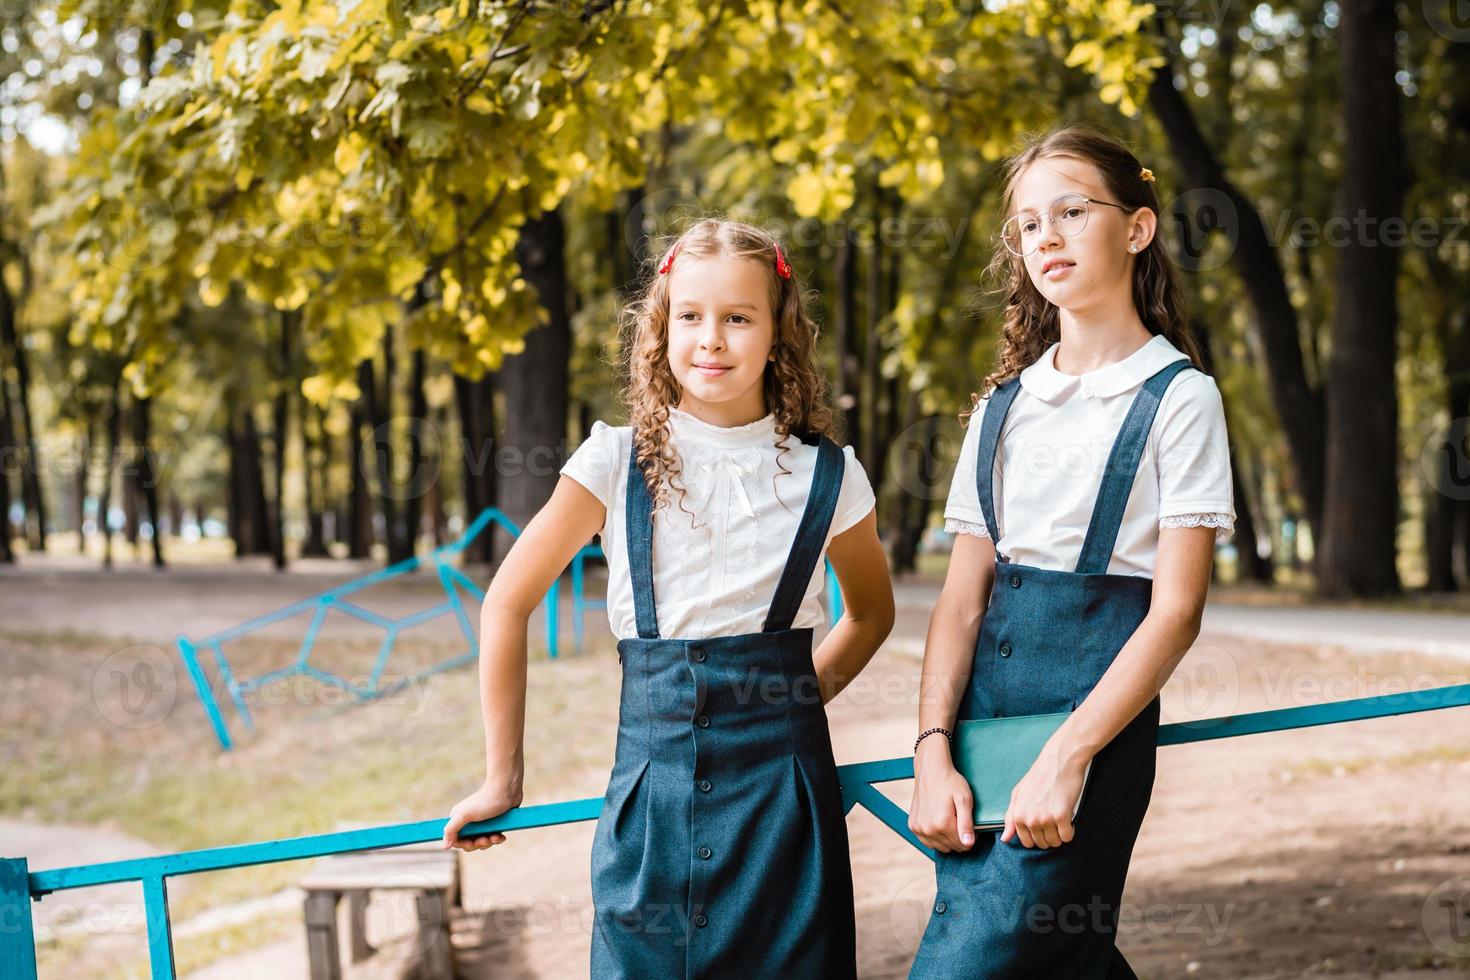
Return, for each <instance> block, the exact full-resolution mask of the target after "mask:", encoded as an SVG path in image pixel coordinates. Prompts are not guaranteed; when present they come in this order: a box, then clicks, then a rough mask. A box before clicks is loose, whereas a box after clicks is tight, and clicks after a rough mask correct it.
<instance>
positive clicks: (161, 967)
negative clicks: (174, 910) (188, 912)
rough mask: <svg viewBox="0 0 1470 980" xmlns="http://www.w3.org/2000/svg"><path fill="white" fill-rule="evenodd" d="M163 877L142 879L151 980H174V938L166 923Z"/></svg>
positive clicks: (152, 876)
mask: <svg viewBox="0 0 1470 980" xmlns="http://www.w3.org/2000/svg"><path fill="white" fill-rule="evenodd" d="M164 881H165V879H164V877H163V875H149V876H148V877H146V878H144V879H143V906H144V908H145V909H147V911H148V963H149V964H150V966H151V968H152V970H153V980H174V977H175V975H176V974H175V973H174V938H173V929H172V928H171V927H170V926H169V922H168V886H167V885H166V884H165V883H164Z"/></svg>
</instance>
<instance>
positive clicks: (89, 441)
mask: <svg viewBox="0 0 1470 980" xmlns="http://www.w3.org/2000/svg"><path fill="white" fill-rule="evenodd" d="M96 428H97V419H96V418H95V417H94V416H93V415H92V414H91V413H90V412H89V413H88V414H87V423H86V428H85V429H83V430H82V451H81V455H80V457H79V458H78V461H77V491H76V492H77V510H76V519H77V554H79V555H85V554H86V553H87V488H88V486H89V485H90V483H91V475H92V446H93V444H95V442H96V439H95V433H96Z"/></svg>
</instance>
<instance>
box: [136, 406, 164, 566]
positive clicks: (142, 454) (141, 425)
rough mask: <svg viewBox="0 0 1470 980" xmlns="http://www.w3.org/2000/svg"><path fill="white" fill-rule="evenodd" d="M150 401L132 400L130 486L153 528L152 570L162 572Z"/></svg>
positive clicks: (161, 523)
mask: <svg viewBox="0 0 1470 980" xmlns="http://www.w3.org/2000/svg"><path fill="white" fill-rule="evenodd" d="M152 436H153V399H152V398H134V399H133V444H134V446H135V448H136V449H137V453H138V460H137V463H136V464H135V466H134V473H135V476H134V485H135V486H136V487H137V488H138V489H139V490H140V491H141V492H142V494H143V501H144V503H145V505H146V507H147V511H148V523H149V524H151V525H152V526H153V539H152V544H153V567H154V568H163V567H164V560H163V521H162V520H161V519H160V518H161V516H162V515H161V514H160V512H159V507H158V470H157V469H156V468H155V467H154V465H153V445H152Z"/></svg>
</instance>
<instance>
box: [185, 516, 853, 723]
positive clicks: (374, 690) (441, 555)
mask: <svg viewBox="0 0 1470 980" xmlns="http://www.w3.org/2000/svg"><path fill="white" fill-rule="evenodd" d="M492 523H494V524H497V525H499V526H500V527H501V528H503V529H504V530H506V531H507V532H509V533H510V534H511V535H512V536H513V537H520V535H521V528H520V527H519V526H518V525H517V524H516V523H515V522H514V521H512V520H511V519H510V518H509V517H507V516H506V515H505V514H504V513H503V512H502V511H500V510H499V509H498V508H495V507H490V508H487V509H486V510H485V511H483V512H482V513H481V514H480V516H479V517H477V518H476V519H475V521H474V523H473V524H471V525H470V526H469V527H468V528H466V529H465V531H464V533H463V534H461V535H460V536H459V538H458V539H456V540H455V541H453V542H451V543H449V544H446V545H443V546H442V547H439V548H436V549H434V551H433V552H431V553H430V554H429V555H428V556H426V557H419V556H415V557H413V558H409V559H406V560H404V561H401V562H399V563H397V564H396V565H390V566H389V567H387V568H384V569H382V570H381V571H377V572H373V573H371V574H369V575H365V576H363V577H362V578H359V579H356V580H354V581H352V582H348V583H347V584H346V585H339V586H337V587H336V588H333V589H328V590H327V591H325V592H323V593H321V594H319V595H316V596H312V597H310V598H306V599H302V600H300V601H299V602H293V603H291V604H290V605H288V606H283V607H282V608H280V609H277V610H275V611H274V612H270V613H266V614H265V615H263V616H258V617H256V618H255V619H252V620H249V621H248V622H244V623H241V624H240V625H238V626H233V627H231V628H229V629H227V630H223V631H221V632H219V633H215V634H213V635H212V636H207V637H204V638H203V639H199V640H194V639H191V638H190V637H188V636H185V635H183V634H180V635H179V636H178V637H177V639H176V641H175V642H176V643H177V645H178V648H179V656H180V658H181V659H182V660H183V663H184V669H185V671H187V672H188V675H189V678H190V680H192V681H193V683H194V691H195V693H196V694H197V695H198V697H199V703H200V705H201V706H202V707H203V709H204V713H205V716H206V717H207V718H208V719H209V724H210V727H211V728H212V729H213V731H214V735H215V738H216V739H217V740H218V741H219V744H220V747H221V748H222V749H229V748H231V746H232V745H233V742H234V740H233V737H232V736H231V734H230V726H229V725H228V724H227V723H226V721H225V714H224V712H223V711H221V709H220V699H219V698H218V697H216V686H221V687H222V688H223V693H224V694H225V695H226V696H227V697H228V699H229V702H230V704H231V705H233V706H234V709H235V713H236V714H237V715H238V716H239V718H240V723H241V724H243V725H244V726H245V729H246V730H247V731H254V730H255V719H254V717H253V716H252V715H251V713H250V706H249V703H248V701H247V697H248V695H249V694H250V693H251V692H252V691H255V690H257V689H259V688H261V687H263V686H264V685H266V684H270V683H273V682H275V681H277V680H280V679H282V678H286V677H292V676H297V675H300V676H306V677H310V678H314V679H315V680H317V681H319V682H320V683H323V684H330V685H333V686H335V687H338V688H340V689H342V690H343V691H345V692H347V693H348V694H349V695H350V696H351V697H352V698H353V700H355V701H357V702H366V701H372V700H374V699H376V698H381V697H383V696H385V695H389V694H392V693H394V692H395V691H398V690H399V689H401V688H402V687H403V686H405V685H407V684H411V683H413V682H414V681H416V680H418V679H420V678H422V677H427V676H429V675H430V674H436V673H439V672H440V671H445V670H450V669H452V668H455V667H459V666H462V665H464V664H467V663H470V662H472V661H474V660H475V658H476V657H477V656H478V655H479V650H478V648H477V645H476V635H475V627H474V624H473V623H472V622H471V620H470V615H469V612H468V611H467V610H466V609H465V603H464V596H463V594H462V593H465V592H467V593H469V594H470V595H472V596H473V597H474V600H475V603H476V604H477V605H478V604H479V603H481V602H483V601H484V599H485V592H484V590H483V589H481V588H480V587H479V586H477V585H476V584H475V583H474V582H473V581H472V580H471V579H470V578H469V576H467V575H465V574H464V572H462V571H460V570H459V568H458V567H456V565H455V561H456V559H457V558H458V556H459V555H461V554H462V553H463V552H464V550H465V548H466V547H467V546H468V545H469V544H470V543H471V542H472V541H474V540H475V538H477V537H479V535H480V534H482V533H483V532H484V531H485V529H486V528H487V527H489V526H490V525H491V524H492ZM602 556H603V554H602V549H601V548H599V547H598V546H597V545H591V544H590V545H587V546H586V547H584V548H582V549H581V550H579V551H578V552H577V553H576V555H575V556H573V558H572V562H571V573H572V583H571V588H572V632H573V643H574V645H575V647H576V648H577V649H581V648H582V644H583V641H584V638H585V632H586V630H585V620H586V615H587V612H588V611H589V610H595V609H605V608H607V602H606V601H605V600H602V599H588V598H587V596H586V575H585V565H586V561H587V559H588V558H601V557H602ZM425 563H427V564H429V565H431V566H432V567H433V569H434V574H435V575H436V576H437V578H438V581H439V585H440V587H441V588H442V589H443V591H444V601H442V602H440V603H438V604H437V605H434V606H430V607H429V608H427V609H422V610H419V611H418V612H414V613H411V614H409V615H407V616H403V617H401V618H398V619H391V618H389V617H387V616H383V615H381V614H379V613H376V612H373V611H372V610H370V609H367V608H365V607H364V606H362V605H360V604H359V603H357V602H354V601H352V599H350V598H349V597H350V596H352V595H354V594H356V593H359V592H362V591H363V590H364V589H367V588H370V587H371V586H374V585H378V584H380V583H382V582H385V581H387V580H389V579H393V578H397V577H398V576H401V575H406V574H408V573H409V572H413V571H416V570H417V569H418V568H419V567H420V566H421V565H423V564H425ZM826 575H827V603H828V615H829V617H830V621H831V622H833V623H836V622H837V620H838V618H839V617H840V616H841V615H842V591H841V589H840V588H839V587H838V584H837V575H836V573H835V572H834V571H833V569H832V563H831V562H827V563H826ZM541 607H542V612H543V615H544V618H545V622H546V652H547V656H549V657H550V658H552V659H555V658H556V657H557V655H558V653H559V652H560V642H561V636H560V633H561V629H560V619H561V615H560V613H561V578H560V576H558V578H557V579H556V581H554V582H552V583H551V588H550V589H548V590H547V593H546V598H545V599H543V600H542V603H541ZM333 610H336V611H338V612H340V613H342V614H344V615H347V616H352V617H354V618H356V619H359V620H362V621H363V622H366V623H371V624H373V625H374V626H378V627H380V628H381V629H382V630H383V638H382V641H381V643H380V644H379V646H378V654H377V658H376V660H375V661H374V662H373V668H372V672H371V674H370V675H369V677H368V679H367V681H366V682H364V683H353V682H351V681H349V680H348V679H346V678H344V677H340V676H338V675H337V674H335V673H333V672H332V671H330V670H328V669H326V668H324V667H322V666H320V665H319V663H313V662H312V653H313V651H314V650H315V648H316V643H317V640H318V638H319V637H320V636H321V633H322V627H323V625H324V624H325V622H326V619H327V615H328V614H329V613H330V612H332V611H333ZM307 612H310V613H311V620H310V622H309V623H308V624H307V627H306V633H305V635H304V636H303V637H302V638H301V646H300V648H299V649H298V650H297V653H296V658H295V659H294V660H293V661H292V662H291V663H289V664H287V665H286V666H284V667H279V668H277V669H275V670H270V671H267V672H265V673H263V674H259V675H257V676H254V677H246V678H236V677H235V673H234V671H233V670H232V669H231V666H230V660H229V657H228V656H226V654H225V644H226V643H227V642H229V641H231V640H236V639H239V638H240V637H243V636H248V635H250V634H251V633H254V632H256V631H258V630H261V629H264V628H266V627H267V626H270V625H272V624H274V623H279V622H281V621H283V620H287V619H290V618H291V617H293V616H299V615H302V614H303V613H307ZM440 616H454V617H455V618H456V619H457V620H458V621H459V627H460V630H461V631H462V632H463V634H464V638H465V651H464V653H461V654H459V655H457V656H454V657H450V658H449V659H447V660H443V661H440V662H439V663H436V664H434V665H433V666H431V667H428V668H426V669H425V670H421V671H419V672H417V673H414V674H409V675H405V676H403V677H400V678H398V679H397V680H395V681H393V682H392V683H391V684H387V685H382V684H380V683H379V680H380V679H381V677H382V675H383V670H384V668H385V667H387V665H388V660H389V658H390V657H391V655H392V653H393V647H394V645H395V644H396V643H397V641H398V638H399V636H400V635H401V634H402V633H403V631H404V630H406V629H409V628H410V627H413V626H417V625H418V624H420V623H424V622H428V621H429V620H432V619H437V618H438V617H440ZM204 652H207V654H208V655H209V656H210V657H211V659H212V660H213V663H214V666H215V670H216V673H217V684H211V682H210V679H209V677H208V676H207V674H206V672H205V670H204V664H203V663H202V662H201V660H200V656H201V653H204Z"/></svg>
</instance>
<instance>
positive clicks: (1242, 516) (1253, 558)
mask: <svg viewBox="0 0 1470 980" xmlns="http://www.w3.org/2000/svg"><path fill="white" fill-rule="evenodd" d="M1238 459H1239V454H1237V453H1236V451H1235V449H1234V448H1233V447H1232V448H1231V450H1230V476H1231V481H1232V482H1233V484H1234V486H1235V490H1234V493H1235V533H1234V540H1235V553H1236V555H1238V556H1239V557H1238V559H1237V560H1238V561H1239V563H1240V577H1241V578H1242V579H1245V580H1246V581H1250V582H1261V583H1264V584H1270V583H1271V582H1272V581H1274V579H1275V576H1274V574H1273V573H1272V563H1273V561H1274V560H1275V559H1274V556H1272V558H1265V557H1262V555H1261V552H1260V548H1259V545H1258V544H1257V537H1258V535H1257V534H1256V522H1255V518H1254V516H1253V515H1252V511H1251V500H1252V496H1251V494H1250V493H1248V492H1247V490H1246V481H1245V479H1244V477H1243V476H1242V474H1241V472H1240V464H1239V463H1238V462H1237V460H1238Z"/></svg>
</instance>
